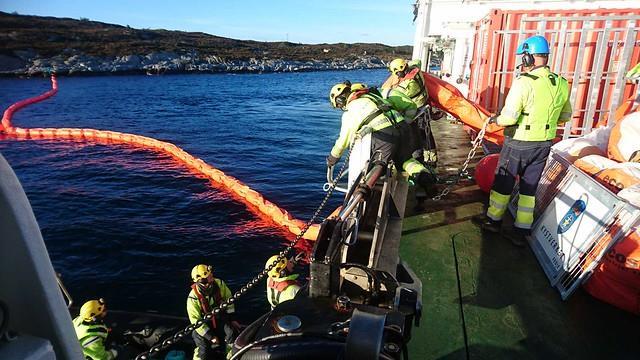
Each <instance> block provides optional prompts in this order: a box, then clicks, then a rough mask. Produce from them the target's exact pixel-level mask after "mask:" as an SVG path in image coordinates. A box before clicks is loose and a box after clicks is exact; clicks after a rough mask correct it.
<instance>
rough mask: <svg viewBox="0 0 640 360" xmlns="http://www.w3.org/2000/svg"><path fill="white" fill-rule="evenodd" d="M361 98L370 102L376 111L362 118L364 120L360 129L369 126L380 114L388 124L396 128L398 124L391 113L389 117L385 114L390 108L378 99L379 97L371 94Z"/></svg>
mask: <svg viewBox="0 0 640 360" xmlns="http://www.w3.org/2000/svg"><path fill="white" fill-rule="evenodd" d="M362 97H363V98H365V99H368V100H370V101H372V102H373V103H374V104H375V105H376V107H377V109H376V110H375V111H373V112H372V113H370V114H369V115H367V117H365V118H364V120H363V121H362V123H361V124H360V128H362V127H364V126H367V125H369V123H370V122H371V121H372V120H373V119H375V118H377V117H378V116H379V115H382V114H384V115H385V117H386V118H387V120H389V122H390V123H391V124H392V125H393V126H398V122H397V121H396V119H395V116H394V114H393V112H390V115H389V114H387V112H389V110H391V106H389V105H388V104H386V103H385V102H384V101H383V100H382V99H381V98H379V97H377V96H375V95H373V94H364V95H362ZM360 128H359V129H360Z"/></svg>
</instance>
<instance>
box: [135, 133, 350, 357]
mask: <svg viewBox="0 0 640 360" xmlns="http://www.w3.org/2000/svg"><path fill="white" fill-rule="evenodd" d="M354 143H355V141H354V142H352V143H351V146H350V147H349V152H348V153H347V156H346V157H345V160H344V164H342V167H341V168H340V171H339V172H338V176H336V178H335V179H334V180H333V182H332V183H331V186H330V187H329V190H327V194H326V195H325V197H324V199H322V201H321V202H320V205H319V206H318V208H317V209H316V211H315V212H314V213H313V216H311V219H309V221H307V223H306V224H305V225H304V227H303V228H302V229H301V231H300V233H299V234H298V235H296V238H295V239H294V240H293V241H292V242H291V244H290V245H289V246H287V247H286V248H285V249H284V250H282V251H280V253H279V254H278V258H277V259H276V260H274V262H273V263H272V264H271V265H269V267H267V268H266V269H264V270H262V271H261V272H260V273H259V274H258V275H256V276H255V277H254V278H253V279H252V280H251V281H249V282H248V283H247V284H245V285H244V286H243V287H241V288H240V290H238V291H237V292H235V293H234V294H233V295H232V296H231V297H230V298H229V299H227V300H225V301H223V302H222V303H221V304H220V305H218V306H217V307H216V308H214V309H213V310H212V311H211V312H210V313H208V314H205V315H204V316H203V317H202V319H199V320H198V321H196V322H195V323H194V324H191V325H188V326H186V327H185V328H184V329H182V330H179V331H178V332H176V333H175V334H174V335H173V336H171V337H169V338H167V339H165V340H163V341H162V342H161V343H159V344H156V345H154V346H152V347H151V348H150V349H149V350H147V351H145V352H143V353H140V354H138V356H136V360H147V359H149V356H151V355H152V354H154V353H157V352H160V351H162V350H164V349H166V348H167V347H169V346H171V345H173V344H175V343H177V342H178V341H180V340H181V339H182V338H183V337H185V336H188V335H190V334H191V333H192V332H193V331H194V330H195V329H197V328H198V327H200V325H202V324H204V323H205V322H206V321H209V320H211V319H212V318H213V317H214V316H216V315H218V314H220V312H221V311H223V310H226V309H227V308H228V307H229V306H230V305H233V303H235V302H236V301H237V300H238V299H239V298H240V296H242V295H244V294H246V293H247V292H248V291H249V290H250V289H251V288H253V287H254V286H255V285H256V284H257V283H258V282H259V281H260V280H262V279H263V278H264V277H265V276H266V275H267V273H268V272H269V271H271V269H273V268H274V267H275V266H276V265H277V264H278V263H279V262H280V261H281V260H282V259H284V258H285V257H286V256H287V255H288V254H289V252H290V251H291V250H292V249H293V248H294V247H295V246H296V244H297V243H298V241H300V239H302V236H303V235H304V234H305V233H306V232H307V230H309V228H310V227H311V225H312V224H313V222H314V221H315V219H316V218H317V217H318V215H320V212H321V211H322V209H323V208H324V206H325V205H326V204H327V201H329V198H330V197H331V194H332V193H333V190H334V188H335V187H336V185H337V184H338V180H339V179H340V177H342V174H343V172H344V171H345V169H346V168H347V164H348V163H349V157H350V156H351V152H352V151H353V146H354Z"/></svg>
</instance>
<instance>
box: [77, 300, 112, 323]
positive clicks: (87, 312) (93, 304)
mask: <svg viewBox="0 0 640 360" xmlns="http://www.w3.org/2000/svg"><path fill="white" fill-rule="evenodd" d="M106 312H107V304H106V303H105V301H104V299H102V298H101V299H98V300H89V301H87V302H85V303H84V304H83V305H82V307H81V308H80V316H81V317H82V319H83V320H85V321H96V320H98V319H99V318H100V317H102V316H103V315H104V314H105V313H106Z"/></svg>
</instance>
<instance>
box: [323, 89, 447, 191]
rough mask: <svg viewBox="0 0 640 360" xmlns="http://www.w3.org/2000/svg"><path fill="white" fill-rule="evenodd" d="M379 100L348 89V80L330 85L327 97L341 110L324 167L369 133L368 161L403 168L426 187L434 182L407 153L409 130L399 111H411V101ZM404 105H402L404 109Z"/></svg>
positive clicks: (375, 95) (366, 91)
mask: <svg viewBox="0 0 640 360" xmlns="http://www.w3.org/2000/svg"><path fill="white" fill-rule="evenodd" d="M398 99H399V98H396V99H388V100H385V99H383V98H382V97H381V96H380V94H379V93H377V92H376V91H371V89H369V88H363V89H360V88H359V89H358V90H352V88H351V83H350V82H342V83H339V84H336V85H334V86H333V87H332V88H331V91H330V93H329V100H330V102H331V105H332V106H333V107H334V108H337V109H341V110H343V111H344V113H343V114H342V126H341V128H340V135H339V136H338V139H337V140H336V141H335V144H334V146H333V148H332V149H331V153H330V154H329V156H327V166H329V167H332V166H334V165H335V164H336V163H337V162H338V160H339V159H340V157H341V156H342V153H343V152H344V151H345V150H346V149H347V148H348V147H349V146H350V145H351V144H352V143H353V141H355V139H356V137H357V136H364V135H366V134H369V133H371V156H372V158H371V161H372V163H373V162H381V163H385V164H386V163H388V162H389V161H390V160H393V161H394V163H395V164H396V166H397V167H398V168H399V169H400V168H402V169H404V170H405V171H406V172H407V173H408V174H409V175H410V177H411V178H412V179H413V180H414V181H415V182H417V183H418V184H419V185H421V186H422V187H425V188H427V187H430V186H431V185H432V184H433V183H435V181H436V177H435V173H434V172H433V169H431V168H427V167H425V166H424V165H423V164H422V163H420V162H419V161H417V160H416V159H414V158H413V157H412V156H411V153H412V152H413V151H414V150H415V148H414V147H413V146H412V145H413V142H412V141H410V139H412V136H413V135H412V133H411V129H410V127H409V124H408V121H407V119H406V118H405V116H403V115H402V113H406V112H407V111H410V110H409V107H412V109H414V110H415V104H412V102H411V101H404V102H403V101H399V100H398ZM405 107H406V108H405Z"/></svg>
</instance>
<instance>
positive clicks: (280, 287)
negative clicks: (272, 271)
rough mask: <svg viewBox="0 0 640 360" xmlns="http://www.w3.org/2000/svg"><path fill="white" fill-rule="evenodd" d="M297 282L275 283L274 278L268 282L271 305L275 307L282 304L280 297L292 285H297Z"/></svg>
mask: <svg viewBox="0 0 640 360" xmlns="http://www.w3.org/2000/svg"><path fill="white" fill-rule="evenodd" d="M297 284H298V282H297V281H295V280H284V281H274V280H273V279H272V278H269V279H268V280H267V287H268V288H269V294H270V296H269V297H270V298H271V304H272V305H273V306H275V305H278V304H280V295H282V293H283V292H284V290H286V289H287V288H288V287H289V286H291V285H297Z"/></svg>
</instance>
